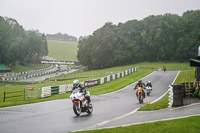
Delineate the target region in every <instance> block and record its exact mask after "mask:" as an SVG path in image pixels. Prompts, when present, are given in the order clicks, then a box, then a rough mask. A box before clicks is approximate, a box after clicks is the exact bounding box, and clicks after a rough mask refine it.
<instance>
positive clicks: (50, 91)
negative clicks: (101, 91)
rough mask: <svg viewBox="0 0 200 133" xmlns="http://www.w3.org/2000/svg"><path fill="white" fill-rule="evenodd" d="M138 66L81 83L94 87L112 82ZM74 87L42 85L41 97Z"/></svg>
mask: <svg viewBox="0 0 200 133" xmlns="http://www.w3.org/2000/svg"><path fill="white" fill-rule="evenodd" d="M136 70H137V69H136V68H132V69H129V70H126V71H123V72H120V73H117V74H111V75H108V76H105V77H102V78H100V79H94V80H90V81H85V82H81V83H80V84H82V85H83V86H85V87H92V86H94V85H101V84H104V83H107V82H110V81H112V80H115V79H118V78H120V77H124V76H125V75H128V74H130V73H133V72H136ZM72 88H73V85H72V84H69V85H59V86H48V87H42V94H41V97H48V96H51V95H54V94H61V93H66V92H70V91H71V90H72Z"/></svg>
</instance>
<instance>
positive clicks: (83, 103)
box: [70, 88, 93, 116]
mask: <svg viewBox="0 0 200 133" xmlns="http://www.w3.org/2000/svg"><path fill="white" fill-rule="evenodd" d="M86 95H90V94H89V92H88V91H87V94H86ZM70 98H71V99H72V103H73V110H74V113H75V114H76V115H77V116H79V115H80V114H81V112H87V113H88V114H91V113H92V111H93V106H92V103H90V104H89V103H88V100H87V99H86V98H85V96H84V94H83V93H82V92H80V89H79V88H76V89H74V90H73V91H72V93H71V95H70Z"/></svg>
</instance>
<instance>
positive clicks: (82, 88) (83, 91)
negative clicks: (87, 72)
mask: <svg viewBox="0 0 200 133" xmlns="http://www.w3.org/2000/svg"><path fill="white" fill-rule="evenodd" d="M76 88H80V92H82V93H83V95H84V96H85V98H86V99H87V100H88V102H89V103H91V100H90V96H88V95H86V90H85V88H84V87H82V86H81V85H80V83H79V81H78V80H74V81H73V88H72V91H73V90H74V89H76ZM72 91H71V92H72Z"/></svg>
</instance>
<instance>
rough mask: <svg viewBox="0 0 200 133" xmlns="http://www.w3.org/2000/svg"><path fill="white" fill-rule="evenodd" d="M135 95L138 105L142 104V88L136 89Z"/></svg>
mask: <svg viewBox="0 0 200 133" xmlns="http://www.w3.org/2000/svg"><path fill="white" fill-rule="evenodd" d="M136 94H137V99H138V100H139V103H143V99H144V92H143V90H142V87H138V89H137V92H136Z"/></svg>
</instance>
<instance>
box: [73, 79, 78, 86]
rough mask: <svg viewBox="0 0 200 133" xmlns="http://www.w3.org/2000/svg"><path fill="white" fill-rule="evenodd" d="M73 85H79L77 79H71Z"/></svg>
mask: <svg viewBox="0 0 200 133" xmlns="http://www.w3.org/2000/svg"><path fill="white" fill-rule="evenodd" d="M73 86H74V87H78V86H79V81H78V80H77V79H76V80H74V81H73Z"/></svg>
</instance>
